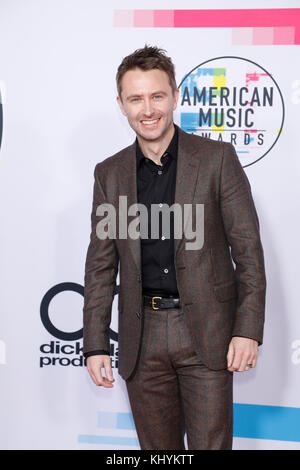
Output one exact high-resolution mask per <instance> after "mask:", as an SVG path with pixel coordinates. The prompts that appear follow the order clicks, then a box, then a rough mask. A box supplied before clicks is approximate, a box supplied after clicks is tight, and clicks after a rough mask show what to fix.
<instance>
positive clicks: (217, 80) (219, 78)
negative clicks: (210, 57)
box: [212, 70, 226, 132]
mask: <svg viewBox="0 0 300 470" xmlns="http://www.w3.org/2000/svg"><path fill="white" fill-rule="evenodd" d="M213 86H215V87H217V90H216V94H217V95H220V88H221V87H225V86H226V76H225V73H218V71H216V70H215V71H214V83H213ZM212 131H213V132H224V125H223V126H221V127H217V126H216V125H215V124H213V126H212Z"/></svg>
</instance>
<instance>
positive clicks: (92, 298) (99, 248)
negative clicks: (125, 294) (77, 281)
mask: <svg viewBox="0 0 300 470" xmlns="http://www.w3.org/2000/svg"><path fill="white" fill-rule="evenodd" d="M100 172H101V163H98V164H97V165H96V167H95V170H94V178H95V180H94V191H93V204H92V213H91V235H90V243H89V246H88V250H87V255H86V263H85V277H84V306H83V354H84V355H85V353H88V352H91V351H97V350H105V351H110V342H109V327H110V322H111V309H112V302H113V297H114V291H115V286H116V277H117V273H118V266H119V257H118V252H117V248H116V243H115V240H114V239H110V238H106V239H100V238H98V237H97V233H96V226H97V224H98V222H99V221H100V220H101V219H102V218H103V217H105V215H104V216H97V215H96V210H97V207H98V206H99V204H103V203H106V202H107V200H106V195H105V193H104V190H103V187H102V185H101V183H100V179H99V174H100Z"/></svg>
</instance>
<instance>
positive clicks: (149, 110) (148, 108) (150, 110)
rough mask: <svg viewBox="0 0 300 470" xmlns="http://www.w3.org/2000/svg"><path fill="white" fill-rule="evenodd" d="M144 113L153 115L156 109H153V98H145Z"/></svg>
mask: <svg viewBox="0 0 300 470" xmlns="http://www.w3.org/2000/svg"><path fill="white" fill-rule="evenodd" d="M143 111H144V114H145V115H146V116H151V115H152V114H153V112H154V109H153V103H152V101H151V100H145V101H144V109H143Z"/></svg>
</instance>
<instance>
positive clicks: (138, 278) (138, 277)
mask: <svg viewBox="0 0 300 470" xmlns="http://www.w3.org/2000/svg"><path fill="white" fill-rule="evenodd" d="M137 280H138V282H141V275H140V274H138V276H137Z"/></svg>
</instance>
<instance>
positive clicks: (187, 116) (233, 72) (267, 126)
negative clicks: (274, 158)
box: [177, 56, 284, 167]
mask: <svg viewBox="0 0 300 470" xmlns="http://www.w3.org/2000/svg"><path fill="white" fill-rule="evenodd" d="M179 89H180V98H179V101H178V108H177V112H179V113H180V117H179V120H180V127H181V128H182V129H183V130H184V131H186V132H189V133H193V134H197V135H201V136H203V137H209V138H211V139H215V140H224V141H226V142H230V143H232V144H233V145H234V147H235V149H236V152H237V155H238V157H239V159H240V162H241V164H242V166H243V167H246V166H249V165H252V164H253V163H256V162H257V161H259V160H261V159H262V158H263V157H264V156H265V155H267V153H269V152H270V150H271V149H272V148H273V147H274V145H275V144H276V142H277V140H278V139H279V136H280V134H281V132H282V128H283V123H284V101H283V97H282V93H281V91H280V89H279V86H278V84H277V82H276V81H275V79H274V77H273V76H272V75H271V74H270V73H269V72H268V71H267V70H266V69H265V68H264V67H262V66H261V65H258V64H256V63H255V62H253V61H251V60H249V59H245V58H243V57H234V56H224V57H216V58H214V59H210V60H207V61H205V62H203V63H202V64H200V65H197V66H196V67H194V68H193V69H192V70H191V71H190V72H189V73H188V74H187V75H186V76H185V77H184V78H183V80H182V81H181V83H180V85H179Z"/></svg>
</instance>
